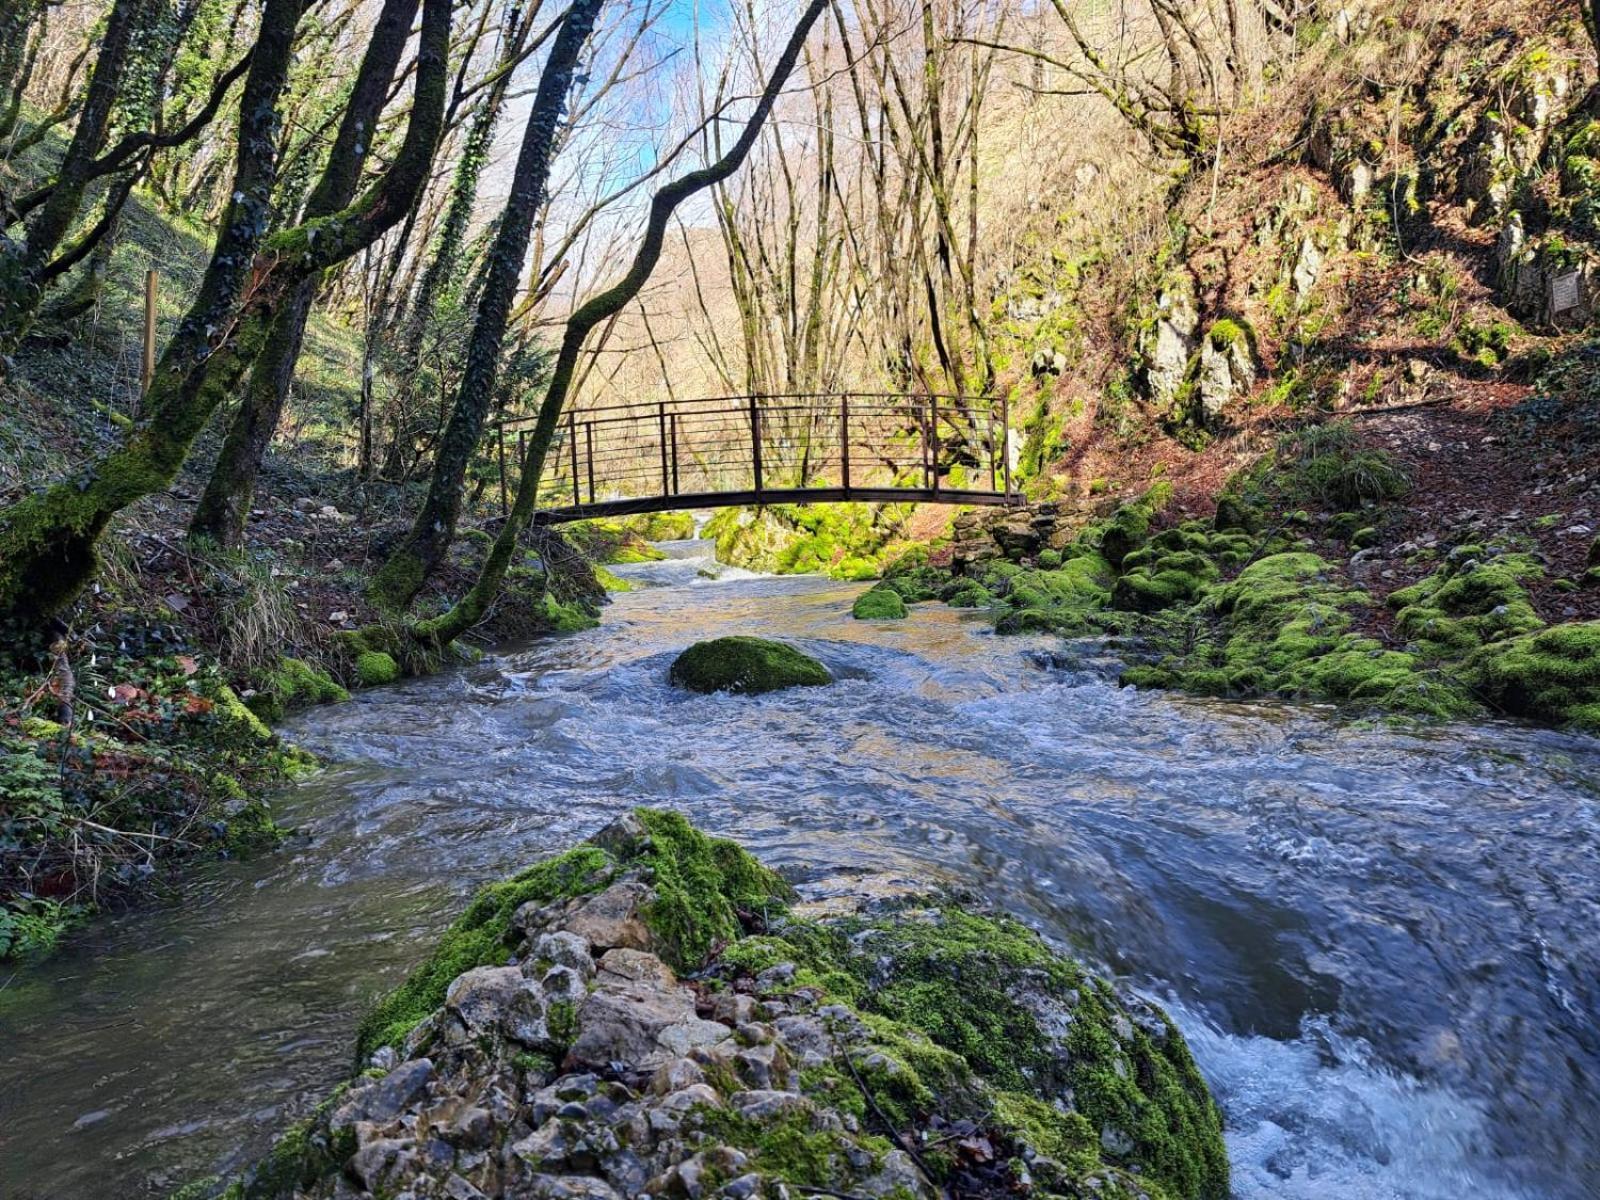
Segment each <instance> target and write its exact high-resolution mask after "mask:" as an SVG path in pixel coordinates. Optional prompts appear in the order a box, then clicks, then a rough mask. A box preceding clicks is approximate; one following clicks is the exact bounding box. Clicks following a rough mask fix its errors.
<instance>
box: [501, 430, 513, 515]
mask: <svg viewBox="0 0 1600 1200" xmlns="http://www.w3.org/2000/svg"><path fill="white" fill-rule="evenodd" d="M510 511H511V508H510V506H509V505H508V504H507V503H506V427H505V426H504V425H502V426H500V515H501V516H502V517H503V516H505V515H506V514H507V513H509V512H510Z"/></svg>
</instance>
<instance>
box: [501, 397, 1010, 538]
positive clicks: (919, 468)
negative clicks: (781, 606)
mask: <svg viewBox="0 0 1600 1200" xmlns="http://www.w3.org/2000/svg"><path fill="white" fill-rule="evenodd" d="M534 420H535V418H532V417H526V418H516V419H511V420H505V421H500V422H497V423H496V424H495V425H494V426H492V427H491V428H492V430H493V436H494V438H495V453H496V456H497V461H498V466H499V475H500V480H499V482H500V503H501V507H502V509H504V508H505V507H506V506H507V505H508V503H509V497H510V494H511V493H512V491H514V490H515V484H514V477H515V476H516V474H517V472H518V470H519V469H520V464H521V462H522V461H523V459H524V457H525V450H526V444H527V430H528V427H529V426H531V425H532V424H533V421H534ZM1009 427H1010V409H1009V402H1008V400H1007V399H1006V398H1004V397H1002V398H999V399H991V398H988V397H973V396H959V395H953V394H952V395H923V396H903V395H895V394H890V393H867V392H850V393H826V394H825V393H790V394H785V395H773V396H716V397H701V398H697V399H692V400H691V399H686V400H665V401H651V402H648V403H640V404H619V405H611V406H607V407H603V408H594V409H588V410H585V411H581V412H571V413H568V414H567V416H566V418H565V420H564V421H563V422H562V425H561V427H560V430H559V433H558V435H557V439H556V442H555V443H554V444H553V445H552V446H551V448H550V451H549V453H548V454H547V456H546V469H545V472H544V477H543V478H542V479H541V481H540V489H539V497H538V507H539V512H540V516H539V519H540V520H541V521H543V522H545V523H555V522H559V521H568V520H577V519H580V518H583V517H591V516H602V515H614V514H620V513H636V512H657V511H665V510H668V509H674V508H702V507H728V506H733V505H746V504H766V503H779V502H786V503H806V502H817V501H827V500H856V499H859V500H868V501H875V502H876V501H892V500H917V501H931V502H936V503H952V504H1010V503H1016V502H1018V500H1019V499H1020V498H1019V496H1018V494H1017V493H1016V491H1015V489H1014V486H1013V481H1012V472H1011V453H1010V437H1009V434H1008V432H1007V431H1008V429H1009ZM513 448H514V452H513Z"/></svg>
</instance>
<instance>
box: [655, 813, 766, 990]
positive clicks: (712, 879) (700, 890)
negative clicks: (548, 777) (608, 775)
mask: <svg viewBox="0 0 1600 1200" xmlns="http://www.w3.org/2000/svg"><path fill="white" fill-rule="evenodd" d="M635 815H636V816H638V818H639V819H640V820H641V821H642V822H643V823H644V826H645V828H646V829H647V830H649V832H650V842H649V844H648V846H646V847H643V848H642V849H641V852H640V854H639V862H641V863H642V864H643V865H644V866H646V867H647V868H648V869H649V871H650V874H651V876H652V879H651V886H652V887H653V888H654V890H655V893H656V898H655V899H654V900H653V901H651V903H650V904H649V906H648V907H647V908H646V910H645V912H644V914H643V915H644V919H645V923H646V924H647V925H648V926H649V927H650V932H651V934H652V935H653V936H654V937H655V939H656V941H657V942H658V943H659V946H658V952H659V953H660V954H661V956H662V958H664V959H665V960H666V961H667V962H669V963H671V964H672V965H673V966H675V967H677V968H678V969H679V970H682V971H691V970H695V969H697V968H699V967H701V966H703V965H704V963H705V960H706V958H707V957H708V956H709V954H710V952H711V949H712V947H713V946H716V945H719V944H721V943H725V942H730V941H732V940H734V939H735V938H737V937H739V936H740V934H741V933H742V932H743V925H742V924H741V922H740V913H753V914H762V913H765V912H766V911H767V910H769V909H781V908H782V906H783V903H784V901H786V900H788V899H791V898H792V897H793V895H794V892H793V889H791V888H790V887H789V885H788V884H786V883H784V882H783V880H782V879H781V878H779V877H778V876H777V875H775V874H774V873H773V872H772V871H770V870H768V869H767V868H766V867H764V866H762V865H761V864H760V863H759V862H757V861H756V860H755V859H754V858H753V857H751V856H750V855H749V854H748V853H746V852H745V851H744V850H743V849H742V848H741V847H740V846H739V845H738V844H737V843H735V842H730V841H726V840H723V839H721V838H709V837H707V836H706V835H705V834H703V833H701V832H700V831H699V830H698V829H696V828H695V827H694V826H693V825H691V824H689V822H688V821H687V820H685V819H684V817H683V816H682V815H681V814H679V813H675V812H666V811H661V810H657V809H644V808H641V809H639V810H637V812H636V814H635Z"/></svg>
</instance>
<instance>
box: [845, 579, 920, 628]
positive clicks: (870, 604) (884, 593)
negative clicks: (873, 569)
mask: <svg viewBox="0 0 1600 1200" xmlns="http://www.w3.org/2000/svg"><path fill="white" fill-rule="evenodd" d="M909 612H910V610H909V609H908V608H906V602H905V599H904V598H903V597H902V596H901V595H900V593H899V592H898V591H896V590H895V589H894V588H892V587H887V586H884V585H879V586H878V587H875V588H871V589H869V590H867V591H865V592H862V593H861V595H859V596H857V597H856V602H855V603H854V604H853V605H851V606H850V615H851V616H852V617H854V618H855V619H856V620H858V621H899V620H903V619H904V618H905V617H906V615H907V614H908V613H909Z"/></svg>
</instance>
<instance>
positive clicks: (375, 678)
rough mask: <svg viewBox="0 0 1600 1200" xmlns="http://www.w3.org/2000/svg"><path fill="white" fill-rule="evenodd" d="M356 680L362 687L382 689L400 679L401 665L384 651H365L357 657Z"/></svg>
mask: <svg viewBox="0 0 1600 1200" xmlns="http://www.w3.org/2000/svg"><path fill="white" fill-rule="evenodd" d="M356 678H357V679H358V680H360V681H361V686H362V687H381V686H383V685H384V684H386V683H393V682H395V680H397V679H399V678H400V664H399V663H397V662H396V661H395V659H394V655H392V654H387V653H385V652H384V651H382V650H363V651H362V652H361V653H360V654H358V655H356Z"/></svg>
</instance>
